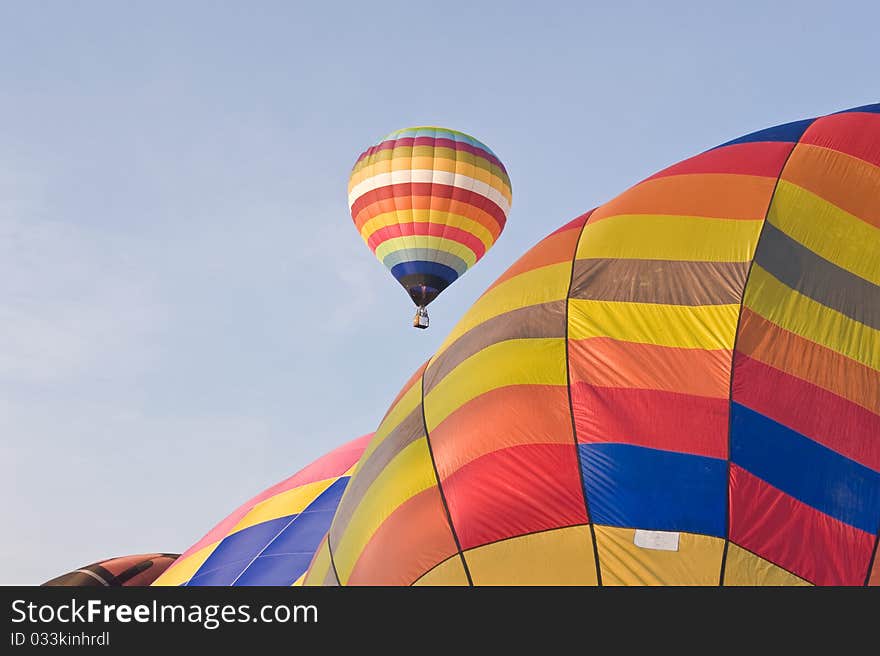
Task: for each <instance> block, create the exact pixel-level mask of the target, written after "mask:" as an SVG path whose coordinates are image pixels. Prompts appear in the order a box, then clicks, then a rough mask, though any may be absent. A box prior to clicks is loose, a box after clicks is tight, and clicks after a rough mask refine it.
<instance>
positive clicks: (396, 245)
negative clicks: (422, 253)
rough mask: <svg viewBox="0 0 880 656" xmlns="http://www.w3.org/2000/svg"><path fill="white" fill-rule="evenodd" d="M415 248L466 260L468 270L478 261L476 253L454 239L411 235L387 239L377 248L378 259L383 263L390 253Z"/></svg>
mask: <svg viewBox="0 0 880 656" xmlns="http://www.w3.org/2000/svg"><path fill="white" fill-rule="evenodd" d="M413 248H427V249H429V250H433V251H443V252H444V253H451V254H452V255H455V256H456V257H459V258H461V259H462V260H464V262H465V264H467V266H468V268H470V267H472V266H473V265H474V264H475V263H476V261H477V256H476V255H475V254H474V252H473V251H472V250H471V249H470V248H468V247H467V246H465V245H464V244H460V243H459V242H457V241H453V240H452V239H444V238H443V237H430V236H428V235H411V236H408V237H394V238H393V239H386V240H385V241H383V242H382V243H381V244H379V246H378V247H377V248H376V257H377V258H379V261H380V262H381V261H382V260H384V259H385V257H386V256H387V255H389V254H390V253H393V252H395V251H400V250H409V249H413ZM462 273H464V272H462Z"/></svg>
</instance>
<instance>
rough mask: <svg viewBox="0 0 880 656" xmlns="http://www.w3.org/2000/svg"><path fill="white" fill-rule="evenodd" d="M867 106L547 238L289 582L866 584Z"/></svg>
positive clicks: (877, 495) (381, 432)
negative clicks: (303, 570)
mask: <svg viewBox="0 0 880 656" xmlns="http://www.w3.org/2000/svg"><path fill="white" fill-rule="evenodd" d="M878 437H880V105H869V106H865V107H860V108H856V109H852V110H847V111H843V112H839V113H835V114H830V115H826V116H822V117H820V118H813V119H808V120H801V121H796V122H793V123H787V124H784V125H779V126H777V127H773V128H770V129H766V130H761V131H759V132H755V133H752V134H748V135H746V136H744V137H741V138H738V139H734V140H732V141H729V142H727V143H724V144H722V145H721V146H718V147H716V148H712V149H710V150H707V151H705V152H703V153H701V154H699V155H696V156H695V157H692V158H690V159H687V160H685V161H683V162H680V163H678V164H675V165H673V166H670V167H668V168H666V169H665V170H662V171H660V172H659V173H657V174H655V175H653V176H651V177H649V178H647V179H645V180H643V181H641V182H640V183H638V184H636V185H635V186H633V187H631V188H630V189H629V190H627V191H625V192H624V193H622V194H621V195H619V196H617V197H616V198H613V199H612V200H611V201H609V202H607V203H605V204H604V205H601V206H600V207H597V208H595V209H594V210H592V211H589V212H587V213H585V214H583V215H582V216H580V217H578V218H576V219H574V220H573V221H571V222H570V223H567V224H566V225H564V226H562V227H561V228H559V229H558V230H556V231H555V232H553V233H552V234H550V235H549V236H548V237H546V238H545V239H544V240H543V241H541V242H540V243H539V244H537V245H536V246H535V247H534V248H532V249H531V250H530V251H528V252H527V253H526V254H525V255H524V256H523V257H522V258H521V259H520V260H519V261H518V262H516V263H515V264H514V265H513V266H512V267H511V268H510V269H509V270H508V271H507V272H506V273H504V274H503V275H502V276H501V277H500V278H499V279H498V280H497V281H496V282H495V283H494V284H493V285H492V286H490V287H489V289H488V290H486V292H485V293H484V294H483V295H482V296H481V297H480V298H479V299H478V300H477V301H476V302H475V304H474V305H473V306H472V307H471V308H470V310H469V311H468V312H467V313H466V314H465V315H464V316H463V318H462V319H461V320H460V322H459V323H458V325H457V326H456V327H455V328H454V329H453V330H452V332H451V333H450V334H449V335H448V337H447V338H446V340H445V341H444V342H443V344H442V345H441V346H440V348H439V349H438V350H437V352H436V353H435V354H434V355H433V356H432V357H431V358H430V359H429V360H428V362H427V363H426V364H425V365H424V366H423V367H422V368H420V369H419V370H418V371H417V372H416V373H415V375H414V376H413V377H412V379H411V380H410V381H409V382H408V383H407V384H406V385H405V386H404V388H403V390H402V392H401V393H400V395H399V396H398V397H397V399H396V400H395V401H394V402H393V404H392V406H391V408H390V410H389V411H388V412H387V414H386V416H385V418H384V420H383V421H382V423H381V424H380V426H379V427H378V428H377V431H376V435H375V437H374V438H373V441H372V442H371V444H370V445H369V447H368V448H367V450H366V452H365V454H364V456H363V458H362V459H361V463H360V464H359V466H358V471H357V473H356V475H355V476H354V479H353V480H352V484H351V486H350V487H349V490H348V491H347V492H346V494H345V495H344V496H343V498H342V501H341V502H340V505H339V509H338V510H337V513H336V516H335V518H334V520H333V523H332V525H331V528H330V531H329V534H328V535H329V541H328V542H325V543H324V544H323V545H322V546H321V550H320V551H319V553H318V554H316V556H315V559H314V561H313V563H312V565H311V567H310V569H309V571H308V572H307V574H306V579H305V583H306V584H307V585H311V584H315V585H320V584H339V583H341V584H344V585H364V584H366V585H381V584H386V585H411V584H416V585H468V584H473V585H504V584H559V585H564V584H578V585H711V586H717V585H730V586H738V585H805V584H815V585H846V586H850V585H854V586H863V585H878V584H880V558H877V544H878V529H880V439H878Z"/></svg>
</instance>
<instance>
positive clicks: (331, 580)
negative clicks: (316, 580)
mask: <svg viewBox="0 0 880 656" xmlns="http://www.w3.org/2000/svg"><path fill="white" fill-rule="evenodd" d="M321 545H322V546H325V547H327V559H328V562H327V573H326V574H325V575H324V580H323V582H322V583H321V585H323V586H324V587H329V586H338V585H339V579H338V578H336V567H335V566H334V564H333V550H332V549H331V548H330V540H329V539H328V538H325V539H324V541H323V542H322V543H321Z"/></svg>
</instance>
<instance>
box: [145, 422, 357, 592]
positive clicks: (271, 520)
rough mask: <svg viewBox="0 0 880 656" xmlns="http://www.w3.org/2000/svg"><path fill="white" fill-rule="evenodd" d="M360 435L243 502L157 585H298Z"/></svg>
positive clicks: (340, 489)
mask: <svg viewBox="0 0 880 656" xmlns="http://www.w3.org/2000/svg"><path fill="white" fill-rule="evenodd" d="M371 437H372V433H370V434H367V435H364V436H362V437H359V438H357V439H355V440H352V441H351V442H348V443H347V444H344V445H343V446H341V447H339V448H338V449H336V450H334V451H331V452H330V453H328V454H327V455H325V456H323V457H321V458H319V459H318V460H316V461H315V462H313V463H312V464H310V465H308V466H306V467H305V468H304V469H301V470H300V471H299V472H297V473H296V474H294V475H293V476H291V477H290V478H288V479H285V480H284V481H282V482H280V483H278V484H277V485H273V486H272V487H270V488H269V489H267V490H265V491H263V492H261V493H260V494H258V495H257V496H255V497H253V498H252V499H250V500H249V501H248V502H247V503H245V504H243V505H242V506H240V507H239V508H238V509H237V510H235V512H233V513H232V514H230V515H229V516H228V517H226V519H224V520H223V521H221V522H220V523H219V524H217V525H216V526H215V527H214V528H213V529H211V531H210V532H209V533H208V534H207V535H205V536H204V537H203V538H202V539H201V540H199V541H198V542H196V543H195V544H194V545H193V546H192V547H190V548H189V549H187V550H186V551H185V552H184V553H183V554H182V555H181V556H180V558H178V560H177V562H175V563H174V565H173V566H172V567H170V568H168V570H167V571H166V572H165V573H164V575H162V576H160V577H159V578H158V579H157V580H156V581H155V582H154V583H153V585H206V586H228V585H272V586H279V585H295V584H296V583H297V582H298V580H299V579H300V578H301V577H302V575H303V573H304V572H305V571H306V568H307V567H308V565H309V561H310V560H311V559H312V556H313V555H314V553H315V550H316V549H317V548H318V545H319V543H320V542H321V540H322V539H323V538H324V536H325V535H326V534H327V528H328V527H329V526H330V520H331V519H332V517H333V513H334V512H335V511H336V506H337V504H338V503H339V499H340V497H341V496H342V492H343V490H345V486H346V484H347V483H348V479H349V477H350V476H351V470H352V469H353V468H354V465H355V464H356V463H357V461H358V458H359V457H360V455H361V453H363V450H364V448H365V447H366V445H367V442H368V441H369V439H370V438H371Z"/></svg>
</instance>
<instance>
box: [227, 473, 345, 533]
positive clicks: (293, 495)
mask: <svg viewBox="0 0 880 656" xmlns="http://www.w3.org/2000/svg"><path fill="white" fill-rule="evenodd" d="M336 480H337V479H336V478H328V479H325V480H323V481H315V482H313V483H306V484H305V485H301V486H299V487H295V488H291V489H290V490H286V491H284V492H281V493H279V494H276V495H275V496H272V497H269V498H268V499H263V500H262V501H261V502H260V503H258V504H257V505H255V506H254V507H253V508H251V509H250V510H249V511H248V513H247V514H246V515H245V516H244V517H242V518H241V520H240V521H239V522H238V524H236V525H235V528H233V529H232V530H231V531H230V532H229V533H230V534H232V533H235V532H236V531H241V530H242V529H246V528H248V527H249V526H254V525H256V524H262V523H263V522H268V521H271V520H273V519H278V518H279V517H284V516H286V515H293V514H295V513H301V512H302V511H303V510H305V509H306V508H307V507H308V506H309V504H310V503H312V502H313V501H314V500H315V499H317V498H318V496H320V494H321V493H322V492H323V491H324V490H326V489H327V488H328V487H330V486H331V485H332V484H333V483H335V482H336Z"/></svg>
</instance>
